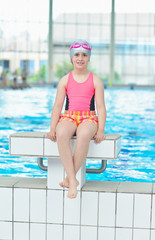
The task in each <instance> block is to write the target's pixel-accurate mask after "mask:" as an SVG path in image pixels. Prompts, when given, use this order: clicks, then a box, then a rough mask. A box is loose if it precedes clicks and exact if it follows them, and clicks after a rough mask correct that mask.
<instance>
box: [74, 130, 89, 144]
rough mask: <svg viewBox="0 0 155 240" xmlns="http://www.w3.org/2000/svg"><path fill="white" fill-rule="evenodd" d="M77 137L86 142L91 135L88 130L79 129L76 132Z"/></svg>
mask: <svg viewBox="0 0 155 240" xmlns="http://www.w3.org/2000/svg"><path fill="white" fill-rule="evenodd" d="M77 139H78V140H80V141H81V142H83V141H84V142H86V141H90V139H91V136H90V133H89V132H88V131H85V130H83V131H80V132H78V133H77Z"/></svg>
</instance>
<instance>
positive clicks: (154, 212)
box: [151, 195, 155, 228]
mask: <svg viewBox="0 0 155 240" xmlns="http://www.w3.org/2000/svg"><path fill="white" fill-rule="evenodd" d="M151 228H155V195H153V203H152V224H151Z"/></svg>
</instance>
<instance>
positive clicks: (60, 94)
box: [47, 75, 68, 141]
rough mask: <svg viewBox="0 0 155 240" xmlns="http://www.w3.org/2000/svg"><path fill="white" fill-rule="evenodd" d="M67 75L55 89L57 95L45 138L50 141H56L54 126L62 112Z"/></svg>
mask: <svg viewBox="0 0 155 240" xmlns="http://www.w3.org/2000/svg"><path fill="white" fill-rule="evenodd" d="M67 79H68V75H66V76H64V77H63V78H62V79H61V80H60V81H59V84H58V87H57V94H56V98H55V102H54V106H53V109H52V113H51V127H50V132H48V133H47V137H48V138H50V139H51V140H52V141H56V132H55V130H56V126H57V124H58V121H59V117H60V114H61V111H62V107H63V104H64V100H65V95H66V85H67Z"/></svg>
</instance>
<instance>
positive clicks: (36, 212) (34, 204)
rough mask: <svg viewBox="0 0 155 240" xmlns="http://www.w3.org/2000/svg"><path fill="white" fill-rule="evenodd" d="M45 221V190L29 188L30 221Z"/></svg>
mask: <svg viewBox="0 0 155 240" xmlns="http://www.w3.org/2000/svg"><path fill="white" fill-rule="evenodd" d="M45 221H46V190H40V189H39V190H38V189H31V190H30V222H45Z"/></svg>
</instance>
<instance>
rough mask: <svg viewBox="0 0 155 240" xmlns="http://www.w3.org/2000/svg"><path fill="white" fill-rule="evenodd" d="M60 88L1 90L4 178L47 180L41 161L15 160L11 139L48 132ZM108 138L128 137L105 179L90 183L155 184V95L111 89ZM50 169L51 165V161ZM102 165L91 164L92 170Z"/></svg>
mask: <svg viewBox="0 0 155 240" xmlns="http://www.w3.org/2000/svg"><path fill="white" fill-rule="evenodd" d="M55 94H56V89H55V88H52V87H42V88H41V87H35V88H31V89H25V90H10V89H8V90H0V113H1V114H0V122H1V124H0V175H1V176H20V177H26V176H28V177H46V174H47V173H46V172H43V171H42V170H40V169H39V167H38V166H37V159H36V158H26V157H25V158H24V157H22V158H21V157H10V156H9V135H10V134H11V133H14V132H20V131H43V132H44V131H48V130H49V126H50V116H51V109H52V106H53V103H54V98H55ZM105 101H106V108H107V121H106V130H105V133H120V134H121V135H122V150H121V153H120V155H119V157H118V160H110V161H108V164H107V169H106V171H105V172H104V173H102V174H87V180H90V179H91V180H92V179H93V180H104V181H144V182H154V181H155V176H154V174H153V173H154V170H155V94H154V91H153V90H147V89H142V90H141V89H139V90H129V89H108V88H107V89H106V90H105ZM46 164H47V160H46ZM99 166H100V161H98V160H93V161H92V160H88V161H87V167H93V168H94V167H99Z"/></svg>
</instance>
